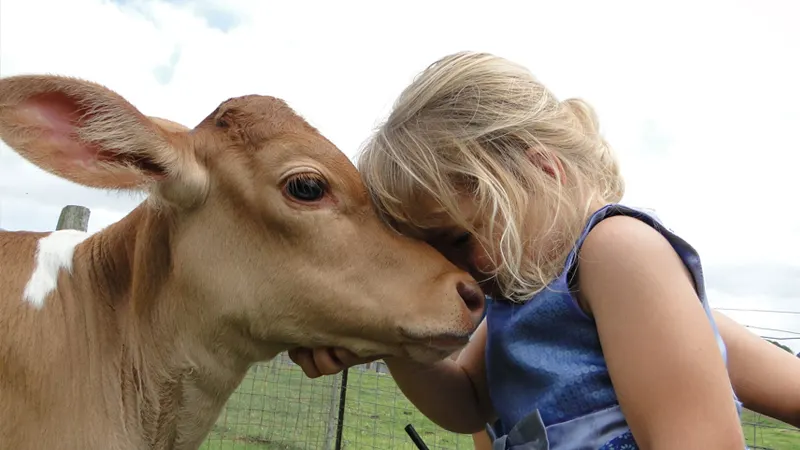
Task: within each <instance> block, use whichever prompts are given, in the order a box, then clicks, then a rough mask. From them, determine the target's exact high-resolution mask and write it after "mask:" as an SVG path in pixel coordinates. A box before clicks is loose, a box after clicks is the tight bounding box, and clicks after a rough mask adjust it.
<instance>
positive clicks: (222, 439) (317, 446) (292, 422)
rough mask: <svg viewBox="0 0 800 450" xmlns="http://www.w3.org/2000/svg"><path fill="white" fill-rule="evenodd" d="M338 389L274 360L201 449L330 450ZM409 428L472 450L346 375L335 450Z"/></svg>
mask: <svg viewBox="0 0 800 450" xmlns="http://www.w3.org/2000/svg"><path fill="white" fill-rule="evenodd" d="M338 383H339V379H338V377H322V378H321V379H315V380H310V379H308V378H306V377H305V376H304V375H303V373H302V372H301V371H300V369H299V368H297V367H296V366H293V365H288V364H286V363H283V362H281V361H280V360H275V361H273V362H271V363H269V364H262V365H260V366H259V367H258V368H257V370H251V372H250V373H249V374H248V376H247V378H245V380H244V381H243V382H242V384H241V386H240V387H239V389H238V390H237V391H236V392H235V393H234V394H233V396H232V397H231V399H230V400H229V401H228V404H227V406H226V408H225V410H224V411H223V412H222V414H221V415H220V418H219V420H218V421H217V424H216V425H215V427H214V429H213V430H212V432H211V434H210V435H209V438H208V440H207V441H206V442H205V443H204V444H203V446H202V447H201V449H202V450H234V449H236V450H244V449H248V450H266V449H270V450H278V449H282V450H301V449H302V450H306V449H314V450H326V449H331V450H332V449H333V442H334V438H335V436H336V429H335V426H336V416H337V410H336V408H337V407H338V406H337V405H338V397H339V389H338ZM409 423H411V424H413V425H414V428H416V429H417V432H418V433H419V434H420V435H421V436H422V438H423V439H424V440H425V443H426V444H427V445H428V447H429V448H430V449H431V450H434V449H436V450H445V449H447V450H473V446H472V438H471V437H470V436H468V435H457V434H454V433H449V432H447V431H444V430H442V429H441V428H439V427H437V426H435V425H434V424H433V423H431V422H430V421H429V420H427V419H426V418H425V417H424V416H422V415H421V414H420V413H419V412H417V410H416V409H415V408H414V407H413V406H412V405H411V403H410V402H409V401H408V400H406V398H405V397H404V396H403V395H402V393H400V391H399V389H398V388H397V386H396V385H395V383H394V382H393V381H392V379H391V377H389V376H388V375H384V374H378V373H376V372H374V371H361V370H358V369H351V370H350V371H349V378H348V390H347V402H346V409H345V419H344V426H343V433H342V444H343V445H342V448H346V449H381V450H390V449H391V450H393V449H400V450H415V449H416V447H415V446H414V445H413V444H412V443H411V440H410V439H409V438H408V436H407V435H406V433H405V431H404V430H403V428H404V427H405V426H406V425H407V424H409ZM742 423H743V429H744V433H745V437H746V438H747V443H748V445H750V446H751V448H754V449H759V448H764V449H774V450H792V449H800V430H798V429H796V428H791V427H789V426H788V425H786V424H783V423H781V422H778V421H775V420H772V419H769V418H766V417H764V416H760V415H757V414H755V413H753V412H750V411H746V412H745V414H744V415H743V417H742ZM326 437H327V440H326ZM326 442H328V445H329V447H328V446H326Z"/></svg>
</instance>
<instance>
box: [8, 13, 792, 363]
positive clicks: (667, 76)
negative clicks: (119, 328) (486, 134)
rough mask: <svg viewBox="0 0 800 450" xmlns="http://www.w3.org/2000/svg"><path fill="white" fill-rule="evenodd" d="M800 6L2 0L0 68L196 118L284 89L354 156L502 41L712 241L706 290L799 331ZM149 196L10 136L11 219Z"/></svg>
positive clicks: (647, 187)
mask: <svg viewBox="0 0 800 450" xmlns="http://www.w3.org/2000/svg"><path fill="white" fill-rule="evenodd" d="M797 17H800V4H798V3H797V2H796V1H795V0H758V1H757V0H750V1H743V0H726V1H718V0H706V1H703V2H694V1H692V2H689V1H672V2H655V1H617V0H606V1H603V2H597V1H593V0H586V1H575V0H562V1H559V2H553V1H541V0H536V1H526V2H524V3H523V2H519V1H518V2H511V1H501V0H495V1H493V2H469V1H463V0H462V1H437V2H423V1H417V0H405V1H403V2H392V3H389V2H374V1H355V0H353V1H338V2H330V1H325V0H321V1H305V0H295V1H292V2H276V1H258V0H195V1H188V0H70V1H69V2H66V1H60V0H0V76H9V75H16V74H25V73H49V74H59V75H71V76H77V77H81V78H84V79H89V80H92V81H96V82H99V83H101V84H104V85H106V86H107V87H109V88H111V89H113V90H115V91H117V92H118V93H120V94H121V95H122V96H123V97H125V98H126V99H127V100H128V101H130V102H131V103H133V104H134V105H135V106H136V107H138V108H139V109H140V110H141V111H142V112H144V113H145V114H147V115H153V116H160V117H164V118H168V119H170V120H173V121H176V122H180V123H183V124H184V125H187V126H190V127H193V126H195V125H196V124H197V123H199V122H200V120H202V119H203V118H204V117H205V116H206V115H208V114H209V113H210V112H211V111H213V110H214V108H216V107H217V105H219V103H220V102H222V101H224V100H226V99H228V98H230V97H235V96H240V95H245V94H264V95H273V96H277V97H281V98H283V99H285V100H286V101H287V102H288V103H289V104H290V106H292V107H293V108H294V109H295V110H296V111H298V112H299V113H300V114H301V115H303V116H304V117H305V118H306V119H307V120H308V121H309V122H310V123H311V124H312V125H314V126H315V127H317V128H318V129H319V130H320V131H321V132H322V133H323V134H325V135H326V136H327V137H328V138H329V139H331V140H332V141H333V142H334V143H335V144H336V145H337V146H339V148H340V149H342V151H344V152H345V153H346V154H347V155H348V156H350V157H351V158H352V157H354V155H355V154H356V152H357V151H358V150H359V147H360V146H361V144H362V143H363V142H364V140H365V139H366V138H367V137H368V135H369V133H370V132H371V131H372V130H373V128H374V127H375V126H376V125H377V124H378V123H379V122H380V120H381V119H383V118H384V117H385V116H386V115H387V114H388V112H389V109H390V107H391V104H392V102H393V101H394V99H395V98H396V97H397V95H398V94H399V93H400V91H401V90H402V89H403V88H404V87H405V86H406V85H407V84H408V83H409V82H410V81H411V79H412V78H413V77H414V75H416V74H417V73H418V72H419V71H421V70H422V69H424V68H425V67H426V66H427V65H429V64H431V63H432V62H434V61H435V60H437V59H439V58H441V57H442V56H445V55H447V54H450V53H453V52H456V51H461V50H474V51H488V52H492V53H495V54H497V55H500V56H504V57H507V58H510V59H512V60H515V61H517V62H520V63H522V64H524V65H526V66H527V67H528V68H530V69H531V71H532V72H533V73H534V74H535V76H536V77H538V78H539V79H540V80H541V81H542V82H543V83H545V85H547V86H548V87H549V88H550V89H551V90H552V91H554V92H555V94H556V95H557V96H558V97H560V98H568V97H580V98H583V99H585V100H587V101H588V102H589V103H591V104H592V105H593V106H594V107H595V108H596V109H597V112H598V114H599V117H600V123H601V127H602V131H603V133H604V135H605V137H606V138H607V140H608V141H609V142H610V144H611V145H612V146H613V147H614V148H615V150H616V151H617V153H618V155H619V157H620V160H621V164H622V170H623V173H624V175H625V177H626V182H627V193H626V196H625V198H624V199H623V203H626V204H629V205H633V206H644V207H649V208H654V209H655V210H656V211H657V212H658V214H659V216H660V217H661V219H662V220H664V221H665V223H666V224H667V225H668V226H669V227H670V228H672V229H673V230H675V231H676V232H677V233H678V234H680V235H681V236H682V237H683V238H684V239H686V240H687V241H689V242H690V243H691V244H692V245H693V246H694V247H695V248H696V249H697V250H698V251H699V252H700V255H701V258H702V261H703V264H704V270H705V272H706V277H707V291H708V296H709V301H710V303H711V305H712V307H715V308H720V309H724V310H725V311H724V312H725V313H727V314H729V315H730V316H731V317H732V318H734V319H735V320H737V321H739V322H740V323H743V324H745V325H748V326H751V327H761V328H751V330H753V331H754V332H757V333H759V334H761V335H763V336H774V337H784V338H786V337H795V338H797V337H800V313H798V312H800V256H798V255H797V251H798V250H800V208H798V207H792V206H791V205H792V204H795V203H794V201H795V197H796V193H797V191H798V188H797V187H796V177H797V166H798V163H800V140H798V139H797V130H799V129H800V83H798V80H800V61H798V59H797V55H798V54H800V27H797V26H796V18H797ZM141 201H142V197H141V196H137V195H135V194H123V193H118V192H114V193H110V192H104V191H100V190H93V189H88V188H84V187H81V186H78V185H75V184H72V183H70V182H68V181H65V180H62V179H59V178H57V177H55V176H53V175H49V174H47V173H45V172H44V171H42V170H40V169H38V168H36V167H35V166H33V165H32V164H30V163H28V162H27V161H25V160H23V159H22V158H20V157H19V156H17V154H16V153H14V152H13V151H12V150H11V149H9V148H8V147H7V146H5V145H4V144H0V228H4V229H8V230H21V229H25V230H37V231H45V230H52V229H53V228H54V227H55V224H56V221H57V219H58V215H59V212H60V210H61V208H62V207H63V206H64V205H67V204H79V205H83V206H87V207H89V208H90V209H91V211H92V215H91V219H90V221H89V230H90V231H97V230H99V229H102V228H103V227H105V226H107V225H109V224H111V223H113V222H115V221H117V220H119V219H120V218H122V217H123V216H124V215H125V214H127V213H128V212H129V211H130V210H131V209H133V208H134V207H135V206H136V205H137V204H138V203H139V202H141ZM792 249H793V251H792ZM739 310H747V311H739ZM753 310H761V311H764V310H767V311H792V312H795V314H786V313H783V314H779V313H771V312H755V311H753ZM774 330H788V331H791V332H794V333H797V334H792V333H786V332H779V331H774ZM782 342H783V343H784V344H786V345H788V346H790V347H791V348H793V350H794V351H795V352H800V340H784V341H782Z"/></svg>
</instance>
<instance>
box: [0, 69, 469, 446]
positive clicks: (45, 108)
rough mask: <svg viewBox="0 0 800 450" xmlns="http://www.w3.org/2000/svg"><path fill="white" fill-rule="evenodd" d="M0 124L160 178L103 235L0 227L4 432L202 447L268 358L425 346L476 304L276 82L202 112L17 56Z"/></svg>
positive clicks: (51, 154)
mask: <svg viewBox="0 0 800 450" xmlns="http://www.w3.org/2000/svg"><path fill="white" fill-rule="evenodd" d="M0 138H2V140H3V141H5V142H6V143H7V144H8V145H9V146H11V147H12V148H14V149H15V150H16V151H17V152H18V153H19V154H20V155H22V156H24V157H25V158H27V159H28V160H29V161H31V162H33V163H34V164H36V165H38V166H39V167H41V168H43V169H45V170H47V171H49V172H51V173H53V174H56V175H58V176H61V177H63V178H65V179H67V180H71V181H73V182H76V183H80V184H82V185H85V186H91V187H97V188H105V189H146V190H147V191H148V192H149V194H150V195H149V197H148V199H147V201H145V202H144V203H142V204H141V205H139V207H137V208H136V209H135V210H134V211H133V212H131V213H130V214H129V215H128V216H126V217H125V218H124V219H122V220H121V221H119V222H117V223H115V224H113V225H111V226H109V227H108V228H106V229H104V230H102V231H101V232H98V233H96V234H94V235H87V234H85V233H80V232H76V231H57V232H53V233H33V232H7V231H6V232H0V268H2V270H0V448H3V449H6V448H8V449H15V450H28V449H103V450H114V449H126V450H127V449H196V448H197V447H198V446H199V445H200V444H201V442H202V441H203V439H204V437H205V436H206V434H207V432H208V430H209V429H210V428H211V426H212V425H213V423H214V421H215V419H216V418H217V416H218V414H219V412H220V409H221V408H222V406H223V405H224V403H225V401H226V400H227V399H228V397H229V396H230V394H231V393H232V392H233V390H234V389H235V388H236V387H237V386H238V384H239V383H240V381H241V380H242V377H243V376H244V374H245V372H246V371H247V369H248V367H249V366H250V365H251V364H252V363H254V362H256V361H263V360H267V359H270V358H272V357H274V356H275V355H276V354H278V353H279V352H281V351H284V350H287V349H289V348H292V347H295V346H305V347H316V346H341V347H345V348H348V349H350V350H352V351H353V352H355V353H357V354H359V355H361V356H374V355H384V354H386V355H400V356H403V355H404V356H409V357H412V358H415V359H417V360H420V361H432V360H437V359H441V358H444V357H445V356H446V355H448V354H449V353H451V352H452V351H454V350H455V349H456V348H458V347H460V346H462V345H463V344H465V343H466V342H467V336H468V334H469V333H470V332H471V331H472V330H473V328H474V326H475V325H476V323H477V320H478V319H479V316H480V312H481V309H482V307H483V303H482V302H483V296H482V294H481V293H480V290H479V289H478V288H477V286H476V285H475V283H474V280H472V278H471V277H469V276H468V275H467V274H466V273H464V272H462V271H460V270H458V269H457V268H456V267H454V266H453V265H452V264H450V263H449V262H448V261H447V260H446V259H445V258H444V257H442V256H441V255H439V254H438V253H437V252H436V251H434V250H433V248H431V247H429V246H427V245H425V244H422V243H419V242H416V241H412V240H410V239H407V238H403V237H401V236H399V235H397V234H394V233H393V232H392V231H390V230H389V229H388V228H386V227H384V226H383V225H382V224H381V222H380V220H379V218H378V217H377V215H376V214H375V213H374V211H373V209H372V206H371V205H370V203H369V199H368V196H367V194H366V192H365V188H364V186H363V183H362V181H361V179H360V177H359V175H358V172H357V171H356V169H355V167H354V166H353V165H352V164H351V163H350V161H349V160H348V159H347V157H346V156H345V155H344V154H343V153H341V152H340V151H339V150H338V149H337V148H336V147H335V146H334V145H333V144H332V143H331V142H329V141H328V140H326V139H325V138H324V137H323V136H321V135H320V134H319V133H318V132H317V131H316V130H315V129H314V128H312V127H311V126H310V125H308V124H307V123H306V122H305V121H304V120H303V119H302V118H300V117H299V116H298V115H296V114H295V113H294V112H293V111H292V110H291V109H290V108H289V107H288V106H287V105H286V104H285V103H284V102H283V101H281V100H279V99H276V98H272V97H264V96H257V95H252V96H246V97H240V98H234V99H230V100H228V101H226V102H224V103H222V104H221V105H220V106H219V107H218V108H217V109H216V110H214V112H212V113H211V114H210V115H209V116H208V117H207V118H206V119H205V120H203V121H202V122H201V123H200V124H199V125H198V126H197V127H195V128H194V129H192V130H189V129H187V128H185V127H183V126H181V125H178V124H176V123H173V122H169V121H166V120H163V119H156V118H148V117H147V116H144V115H143V114H142V113H140V112H139V111H138V110H137V109H136V108H135V107H134V106H132V105H131V104H130V103H128V102H127V101H126V100H125V99H123V98H122V97H120V96H119V95H117V94H116V93H114V92H112V91H111V90H109V89H107V88H105V87H103V86H100V85H98V84H94V83H90V82H86V81H82V80H78V79H73V78H64V77H55V76H16V77H9V78H5V79H1V80H0Z"/></svg>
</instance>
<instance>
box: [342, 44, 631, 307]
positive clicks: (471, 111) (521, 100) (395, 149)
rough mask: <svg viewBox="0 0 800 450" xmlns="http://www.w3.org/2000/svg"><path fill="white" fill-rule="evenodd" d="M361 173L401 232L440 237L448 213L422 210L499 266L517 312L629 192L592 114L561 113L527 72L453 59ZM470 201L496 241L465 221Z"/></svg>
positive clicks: (392, 123) (400, 110) (393, 119)
mask: <svg viewBox="0 0 800 450" xmlns="http://www.w3.org/2000/svg"><path fill="white" fill-rule="evenodd" d="M543 164H544V165H545V166H549V167H550V168H553V170H552V171H551V172H552V173H550V174H548V173H547V172H546V171H545V170H542V167H543ZM358 165H359V170H360V171H361V173H362V175H363V177H364V180H365V182H366V185H367V187H368V189H369V191H370V194H371V196H372V197H373V200H374V202H375V205H376V206H377V208H378V210H379V211H380V212H381V213H382V215H383V217H384V218H385V219H387V221H388V222H389V223H390V225H392V226H394V227H395V228H396V229H400V228H403V227H406V228H408V227H410V228H411V229H417V230H422V231H424V230H425V229H426V228H431V227H433V226H434V225H433V220H432V219H433V218H434V217H435V216H436V215H437V214H436V212H437V211H431V209H430V207H428V208H420V205H422V204H426V203H430V202H429V200H433V204H435V205H438V206H439V211H438V213H442V214H446V215H448V216H450V217H451V218H452V220H454V221H455V222H456V224H457V225H458V226H461V227H463V228H464V229H466V230H467V231H469V232H471V233H472V234H473V235H474V237H475V238H476V239H477V240H478V241H479V243H480V244H481V245H483V246H484V247H485V248H486V249H487V250H488V252H487V253H488V254H489V255H490V256H491V255H497V256H496V258H495V259H496V260H495V261H493V263H494V264H495V265H496V266H497V271H496V273H495V274H494V275H495V276H496V277H497V279H498V282H499V286H500V287H501V289H502V291H503V294H504V295H505V296H506V297H508V298H509V299H510V300H514V301H525V300H526V299H528V298H530V297H531V296H532V295H533V294H535V293H536V292H539V291H540V290H542V289H543V288H544V287H545V286H547V285H548V284H549V283H550V282H551V281H552V280H553V279H554V278H555V277H557V276H558V275H559V273H560V272H561V271H562V270H563V268H564V262H565V260H566V257H567V255H568V254H569V252H570V250H571V249H572V247H573V245H574V243H575V241H576V240H577V239H578V236H579V234H580V232H581V230H582V228H583V226H584V223H585V221H586V220H587V219H588V217H589V215H590V214H591V213H592V205H594V204H596V203H597V202H598V201H599V202H602V203H614V202H618V201H619V200H620V199H621V198H622V195H623V192H624V184H623V180H622V177H621V176H620V173H619V167H618V163H617V161H616V159H615V158H614V156H613V154H612V152H611V149H610V148H609V146H608V144H607V143H606V142H605V140H604V139H603V138H602V137H601V136H600V133H599V130H598V122H597V117H596V116H595V113H594V111H593V110H592V108H591V107H590V106H589V105H588V104H587V103H585V102H583V101H581V100H577V99H568V100H565V101H563V102H559V101H558V100H557V99H556V98H555V97H554V96H553V94H552V93H551V92H549V91H548V90H547V89H545V87H544V86H542V84H540V83H539V82H538V81H537V80H536V79H535V78H534V76H533V75H532V74H531V73H530V72H529V71H528V70H527V69H525V68H524V67H522V66H520V65H518V64H515V63H513V62H511V61H508V60H506V59H504V58H500V57H498V56H494V55H491V54H487V53H473V52H461V53H456V54H453V55H449V56H446V57H445V58H442V59H441V60H439V61H437V62H435V63H434V64H432V65H431V66H430V67H428V68H427V69H425V70H424V71H423V72H422V73H421V74H419V76H417V78H416V79H415V80H414V81H413V82H412V83H411V85H410V86H408V87H407V88H406V89H405V90H404V91H403V92H402V94H401V95H400V97H399V99H398V100H397V101H396V102H395V104H394V108H393V111H392V113H391V114H390V116H389V118H388V119H387V120H386V122H385V123H384V124H383V125H382V126H380V127H379V128H378V129H377V131H376V132H375V134H374V135H373V136H372V138H371V139H370V140H369V141H367V143H366V144H365V147H364V148H363V151H362V152H361V155H360V158H359V161H358ZM554 175H555V176H554ZM562 175H563V176H562ZM464 195H467V196H474V198H475V202H476V206H477V208H478V214H479V215H480V217H484V218H489V219H487V220H489V221H490V222H491V223H489V224H487V225H488V230H487V229H484V230H483V232H480V233H479V232H478V230H477V227H476V226H475V224H474V223H472V221H471V220H470V219H469V218H467V217H465V216H464V214H462V213H461V211H460V210H459V199H460V198H463V196H464ZM426 200H428V201H426ZM526 230H534V231H535V232H530V231H527V232H526ZM421 235H422V234H421ZM492 236H495V239H492ZM497 236H499V242H498V239H496V237H497ZM492 257H494V256H492Z"/></svg>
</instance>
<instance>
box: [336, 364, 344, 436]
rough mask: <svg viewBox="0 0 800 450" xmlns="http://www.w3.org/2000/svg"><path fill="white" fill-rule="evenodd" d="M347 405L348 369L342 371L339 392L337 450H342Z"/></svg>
mask: <svg viewBox="0 0 800 450" xmlns="http://www.w3.org/2000/svg"><path fill="white" fill-rule="evenodd" d="M346 403H347V369H344V370H343V371H342V385H341V391H340V392H339V420H337V421H336V450H342V432H343V431H344V407H345V404H346Z"/></svg>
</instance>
